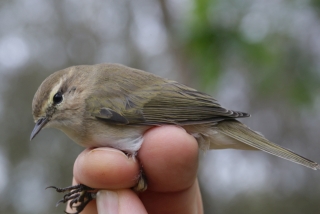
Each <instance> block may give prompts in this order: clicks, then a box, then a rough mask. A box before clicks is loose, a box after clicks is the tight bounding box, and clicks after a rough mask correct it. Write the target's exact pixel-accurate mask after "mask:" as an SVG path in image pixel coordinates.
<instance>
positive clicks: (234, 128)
mask: <svg viewBox="0 0 320 214" xmlns="http://www.w3.org/2000/svg"><path fill="white" fill-rule="evenodd" d="M218 128H219V132H220V133H223V134H225V135H227V136H229V137H231V138H233V139H235V140H238V141H240V142H242V143H244V144H246V145H249V146H252V147H254V148H256V149H259V150H262V151H264V152H267V153H270V154H272V155H275V156H278V157H281V158H284V159H287V160H289V161H292V162H295V163H297V164H301V165H303V166H306V167H309V168H311V169H314V170H317V169H320V165H319V164H318V163H316V162H314V161H311V160H309V159H307V158H305V157H302V156H300V155H298V154H296V153H294V152H292V151H290V150H288V149H285V148H283V147H281V146H279V145H277V144H274V143H272V142H270V141H268V140H267V139H266V138H265V137H263V136H262V135H260V134H259V133H257V132H255V131H253V130H251V129H250V128H248V127H247V126H245V125H244V124H242V123H240V122H239V121H236V120H233V121H230V120H228V121H222V122H220V123H219V124H218Z"/></svg>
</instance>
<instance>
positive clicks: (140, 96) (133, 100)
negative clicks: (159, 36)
mask: <svg viewBox="0 0 320 214" xmlns="http://www.w3.org/2000/svg"><path fill="white" fill-rule="evenodd" d="M32 109H33V116H34V119H35V122H36V126H35V128H34V130H33V132H32V134H31V138H34V137H35V136H36V135H37V134H38V132H39V131H40V130H41V129H42V128H47V127H52V128H57V129H60V130H62V131H63V132H64V133H66V134H67V135H68V136H69V137H70V138H71V139H72V140H74V141H75V142H77V143H78V144H80V145H82V146H85V147H99V146H108V147H114V148H117V149H120V150H122V151H124V152H126V153H129V154H131V155H133V156H134V155H135V154H136V153H137V152H138V150H139V148H140V146H141V144H142V142H143V134H144V133H145V132H146V131H147V130H148V129H150V128H151V127H154V126H161V125H165V124H173V125H177V126H181V127H183V128H184V129H185V130H186V131H187V132H188V133H190V134H191V135H192V136H194V137H195V138H196V140H197V141H198V143H199V147H200V148H202V149H226V148H232V149H245V150H255V149H258V150H262V151H264V152H267V153H270V154H272V155H275V156H278V157H281V158H284V159H287V160H290V161H292V162H295V163H298V164H301V165H303V166H306V167H309V168H312V169H315V170H316V169H320V166H319V164H317V163H316V162H313V161H311V160H309V159H307V158H304V157H302V156H300V155H298V154H296V153H294V152H292V151H290V150H288V149H285V148H283V147H281V146H279V145H277V144H274V143H272V142H270V141H269V140H267V139H266V138H265V137H264V136H262V135H261V134H259V133H257V132H255V131H253V130H251V129H250V128H248V127H247V126H245V125H244V124H242V123H241V122H239V121H238V120H236V119H237V118H243V117H248V116H250V115H249V114H247V113H243V112H239V111H232V110H227V109H225V108H223V107H222V106H221V105H220V104H219V103H218V102H217V101H216V100H215V99H214V98H212V97H211V96H209V95H207V94H205V93H202V92H199V91H197V90H195V89H193V88H190V87H187V86H185V85H182V84H180V83H177V82H175V81H172V80H167V79H164V78H161V77H158V76H155V75H153V74H150V73H147V72H144V71H141V70H137V69H133V68H129V67H126V66H123V65H118V64H99V65H83V66H73V67H69V68H66V69H64V70H60V71H57V72H55V73H53V74H52V75H51V76H49V77H48V78H47V79H46V80H45V81H44V82H43V83H42V84H41V86H40V87H39V89H38V90H37V92H36V94H35V96H34V99H33V103H32Z"/></svg>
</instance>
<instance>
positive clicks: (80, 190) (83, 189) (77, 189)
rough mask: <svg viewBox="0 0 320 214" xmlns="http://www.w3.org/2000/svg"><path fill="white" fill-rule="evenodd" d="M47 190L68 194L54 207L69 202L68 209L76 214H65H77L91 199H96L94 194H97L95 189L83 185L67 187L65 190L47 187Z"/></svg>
mask: <svg viewBox="0 0 320 214" xmlns="http://www.w3.org/2000/svg"><path fill="white" fill-rule="evenodd" d="M47 188H53V189H55V190H56V191H57V192H68V193H66V194H65V195H64V196H63V198H62V199H61V200H60V201H58V202H57V204H56V206H58V205H59V204H61V203H67V202H69V206H70V208H71V209H75V210H76V212H75V213H68V212H66V211H65V213H67V214H79V213H80V212H81V211H82V210H83V209H84V208H85V207H86V205H87V204H88V203H89V202H90V201H91V200H92V199H95V198H96V194H97V190H96V189H93V188H91V187H88V186H86V185H83V184H78V185H74V186H69V187H65V188H58V187H55V186H49V187H47ZM75 204H76V205H75Z"/></svg>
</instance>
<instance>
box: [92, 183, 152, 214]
mask: <svg viewBox="0 0 320 214" xmlns="http://www.w3.org/2000/svg"><path fill="white" fill-rule="evenodd" d="M97 209H98V214H129V213H130V214H131V213H133V214H134V213H139V214H140V213H142V214H144V213H145V214H146V213H147V211H146V209H145V208H144V206H143V204H142V202H141V201H140V199H139V197H138V196H137V195H136V194H135V193H134V192H133V191H132V190H130V189H122V190H114V191H110V190H100V191H99V192H98V193H97Z"/></svg>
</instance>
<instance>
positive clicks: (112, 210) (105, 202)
mask: <svg viewBox="0 0 320 214" xmlns="http://www.w3.org/2000/svg"><path fill="white" fill-rule="evenodd" d="M97 209H98V213H99V214H118V213H119V198H118V193H116V192H114V191H109V190H100V191H99V192H98V193H97Z"/></svg>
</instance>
